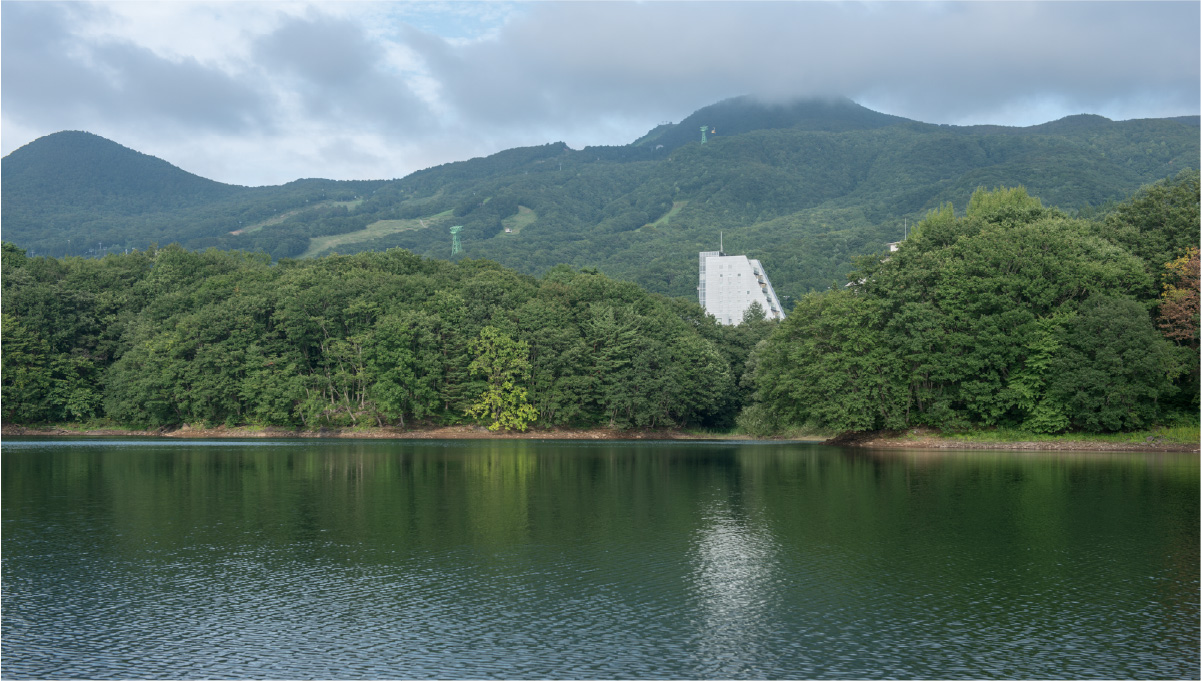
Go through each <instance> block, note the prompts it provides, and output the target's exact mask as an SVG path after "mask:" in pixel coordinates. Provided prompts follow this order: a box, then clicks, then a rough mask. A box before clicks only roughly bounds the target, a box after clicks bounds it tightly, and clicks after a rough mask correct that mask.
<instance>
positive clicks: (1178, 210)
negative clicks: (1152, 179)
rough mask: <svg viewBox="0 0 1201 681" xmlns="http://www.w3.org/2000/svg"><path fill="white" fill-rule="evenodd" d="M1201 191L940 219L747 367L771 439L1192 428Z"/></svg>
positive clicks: (756, 420)
mask: <svg viewBox="0 0 1201 681" xmlns="http://www.w3.org/2000/svg"><path fill="white" fill-rule="evenodd" d="M1198 198H1199V194H1198V175H1197V173H1196V172H1195V171H1188V172H1182V173H1181V174H1179V175H1178V176H1177V177H1176V178H1174V179H1173V180H1171V181H1165V182H1161V183H1158V184H1156V185H1153V186H1151V187H1148V188H1146V189H1144V190H1143V191H1142V192H1140V193H1139V194H1138V195H1137V196H1135V197H1134V198H1132V199H1131V200H1130V201H1127V202H1125V203H1123V204H1121V205H1119V206H1117V207H1116V209H1115V210H1113V211H1112V212H1111V213H1109V214H1108V215H1107V216H1106V217H1105V218H1104V219H1101V220H1096V221H1090V220H1082V219H1075V218H1072V217H1071V216H1069V215H1067V214H1065V213H1064V212H1062V211H1060V210H1057V209H1054V208H1046V207H1044V206H1043V205H1042V202H1041V201H1039V200H1038V199H1037V198H1033V197H1031V196H1029V195H1028V194H1027V193H1026V191H1025V190H1024V189H1020V188H1019V189H1010V190H999V191H995V192H986V191H983V190H979V191H977V192H976V193H975V194H974V195H973V196H972V198H971V201H970V202H969V203H968V205H967V210H966V212H964V213H963V214H962V215H957V214H956V213H955V210H954V208H953V206H952V205H950V204H947V205H945V206H942V207H940V208H939V209H937V210H935V211H932V212H931V213H930V214H929V215H928V216H927V217H926V219H925V220H923V221H922V222H921V223H920V224H919V225H918V226H917V227H916V228H915V229H914V231H913V232H912V234H911V236H910V238H909V239H908V240H907V241H905V242H904V243H903V244H901V246H900V247H899V249H898V250H897V251H896V252H894V253H890V254H889V255H888V256H887V257H884V258H865V259H863V260H861V261H860V263H859V266H858V269H857V271H856V272H854V273H852V274H851V282H850V283H849V284H848V285H847V286H845V287H841V288H839V289H838V290H830V291H825V292H820V293H813V294H810V295H808V296H805V297H804V298H802V299H801V300H800V301H799V302H798V303H797V305H796V307H795V308H794V309H793V311H792V313H791V315H790V316H789V317H788V318H787V319H786V320H784V321H783V322H782V323H781V324H780V327H779V328H778V329H777V330H776V331H775V332H774V333H773V334H772V335H771V336H770V337H769V338H768V340H766V341H765V342H764V343H763V344H762V345H760V346H759V347H758V348H757V349H756V350H755V352H754V353H753V354H752V356H751V359H750V368H749V370H748V372H747V375H746V377H745V380H746V381H747V382H748V383H749V384H750V385H751V386H752V387H753V388H754V389H755V391H756V392H755V395H754V399H753V401H752V404H751V405H750V406H749V407H748V408H747V409H746V410H745V411H744V412H743V413H742V415H741V417H740V423H741V425H742V426H743V427H744V428H746V429H747V430H749V431H751V432H754V433H760V434H766V433H771V432H777V431H779V430H782V429H787V428H789V427H795V426H798V425H803V426H806V427H808V428H815V429H827V430H835V431H869V430H876V429H894V430H896V429H902V428H910V427H913V426H932V427H937V428H940V429H944V430H956V429H964V428H970V427H989V426H1011V427H1018V428H1022V429H1025V430H1029V431H1034V432H1044V433H1058V432H1063V431H1067V430H1073V431H1093V432H1097V431H1121V430H1133V429H1139V428H1143V427H1146V426H1148V425H1151V424H1158V423H1164V422H1167V421H1171V420H1172V419H1186V420H1189V421H1192V422H1195V420H1196V418H1197V413H1198V391H1199V385H1198V365H1199V361H1201V356H1199V355H1198V332H1197V329H1198V303H1197V301H1198V296H1197V288H1198V256H1197V253H1198V249H1197V246H1198V225H1199V224H1201V219H1199V217H1198Z"/></svg>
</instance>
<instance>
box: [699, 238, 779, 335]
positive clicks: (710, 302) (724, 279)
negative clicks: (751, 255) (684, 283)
mask: <svg viewBox="0 0 1201 681" xmlns="http://www.w3.org/2000/svg"><path fill="white" fill-rule="evenodd" d="M696 290H697V293H698V294H699V296H700V299H701V307H703V308H705V312H708V313H709V314H711V315H713V316H714V317H716V318H717V323H718V324H741V323H742V315H743V313H744V312H746V311H747V310H748V309H750V307H751V304H752V303H759V305H760V306H761V307H762V308H763V312H764V313H766V314H767V318H768V319H784V308H783V307H781V306H780V299H779V298H777V297H776V292H775V289H773V288H772V287H771V280H769V279H768V278H767V270H765V269H763V265H762V264H760V263H759V261H758V260H750V259H748V258H747V257H746V256H745V255H726V254H725V253H723V252H722V251H701V280H700V286H698V287H697V289H696Z"/></svg>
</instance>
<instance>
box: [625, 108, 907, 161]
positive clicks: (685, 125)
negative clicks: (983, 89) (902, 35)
mask: <svg viewBox="0 0 1201 681" xmlns="http://www.w3.org/2000/svg"><path fill="white" fill-rule="evenodd" d="M905 122H908V119H905V118H901V117H900V116H891V115H889V114H883V113H879V112H877V111H872V110H871V109H868V108H867V107H864V106H860V105H859V104H856V103H855V102H853V101H851V100H850V99H847V98H846V97H827V98H801V99H791V100H785V101H780V102H771V101H767V100H763V99H759V98H757V97H753V96H750V95H742V96H740V97H731V98H730V99H725V100H722V101H720V102H718V103H716V104H711V105H709V106H706V107H703V108H700V109H697V110H696V111H695V112H694V113H692V114H691V115H689V116H688V117H687V118H685V119H684V120H682V121H680V122H679V123H677V124H675V125H660V126H658V127H656V128H655V129H654V130H652V131H650V132H649V133H647V134H646V135H644V136H643V137H641V138H639V139H638V140H637V141H636V142H635V143H634V144H636V145H640V146H642V145H647V144H655V145H659V144H662V145H663V146H665V147H667V148H668V149H675V148H676V147H680V146H683V145H684V144H687V143H689V142H693V141H697V140H699V139H700V126H702V125H704V126H706V127H707V128H708V129H709V130H710V131H715V132H711V133H710V134H715V135H724V136H729V135H738V134H742V133H745V132H751V131H754V130H770V129H791V130H820V131H831V132H840V131H844V130H868V129H872V128H883V127H886V126H889V125H895V124H897V123H905Z"/></svg>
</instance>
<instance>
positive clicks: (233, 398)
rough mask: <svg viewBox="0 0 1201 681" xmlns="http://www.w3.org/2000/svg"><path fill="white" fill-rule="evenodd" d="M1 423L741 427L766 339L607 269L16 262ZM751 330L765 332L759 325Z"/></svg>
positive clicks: (118, 258)
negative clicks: (749, 368) (748, 384)
mask: <svg viewBox="0 0 1201 681" xmlns="http://www.w3.org/2000/svg"><path fill="white" fill-rule="evenodd" d="M2 282H3V295H4V311H3V332H2V333H3V355H2V362H3V369H2V375H3V418H4V421H5V423H37V422H47V421H50V422H64V421H88V420H90V419H95V418H103V419H106V420H109V421H112V422H116V423H120V424H126V425H136V426H140V427H164V426H174V425H179V424H184V423H187V424H193V423H195V424H201V423H203V424H210V425H216V424H230V425H242V424H251V425H274V426H289V427H304V428H310V429H316V428H323V427H348V426H355V425H361V424H366V425H371V426H376V425H378V426H384V425H389V426H410V425H413V424H415V423H422V424H456V423H474V422H479V423H481V424H484V425H487V426H489V427H491V428H493V429H497V428H502V427H503V428H508V429H513V430H525V429H526V428H527V427H528V425H529V424H531V423H535V424H537V425H538V426H542V427H545V426H559V425H570V426H579V427H589V426H615V427H620V428H626V427H664V426H673V425H684V424H708V425H711V426H714V427H730V426H732V425H733V419H734V418H735V416H736V415H737V413H738V411H739V410H740V408H741V403H742V400H743V399H744V398H745V391H740V390H739V388H738V381H739V379H740V377H741V371H740V369H741V367H743V366H744V365H745V363H746V358H747V356H748V355H749V353H750V351H751V349H752V348H753V347H754V346H755V344H756V343H758V341H760V340H761V339H762V338H764V337H765V336H766V334H767V333H768V331H769V330H770V326H771V324H770V323H769V322H766V321H764V320H763V316H762V314H761V313H760V314H759V315H758V317H757V318H751V319H748V323H746V324H742V325H740V326H727V327H722V326H719V325H717V323H716V322H715V321H714V320H713V319H712V318H711V317H707V316H706V315H704V314H703V312H702V310H701V308H700V307H699V305H697V304H696V303H695V302H690V301H684V300H673V299H668V298H665V297H663V296H660V295H655V294H648V293H647V292H645V291H644V290H642V289H641V288H639V287H638V286H636V285H634V284H631V283H628V282H619V281H615V280H612V279H610V278H608V277H605V276H604V275H601V274H599V273H598V272H596V271H595V270H582V271H576V270H573V269H571V268H569V267H565V266H564V267H557V268H554V269H552V270H551V271H550V272H548V273H547V274H546V275H545V276H543V277H542V278H540V279H535V278H533V277H530V276H528V275H524V274H520V273H517V272H514V271H513V270H510V269H506V268H503V267H501V266H499V265H497V264H495V263H492V262H488V261H483V260H464V261H462V262H459V263H449V262H445V261H439V260H432V259H428V258H424V257H420V256H417V255H414V254H412V253H409V252H407V251H404V250H401V249H390V250H388V251H386V252H382V253H359V254H355V255H350V256H327V257H322V258H317V259H311V260H303V261H297V260H286V259H285V260H282V261H280V262H278V263H274V264H273V263H272V262H271V261H270V258H268V257H267V256H265V255H262V254H248V253H242V252H236V251H221V250H217V249H209V250H206V251H203V252H195V251H190V250H187V249H184V248H181V247H179V246H174V245H173V246H168V247H166V248H162V249H148V250H145V251H136V252H133V253H129V254H121V255H116V254H113V255H108V256H105V257H103V258H99V259H95V258H80V257H70V258H62V259H56V258H47V257H36V258H30V257H27V255H26V254H25V253H24V252H23V251H22V250H21V249H18V248H16V247H14V246H12V245H10V244H4V247H3V280H2ZM751 317H754V315H753V314H752V315H751Z"/></svg>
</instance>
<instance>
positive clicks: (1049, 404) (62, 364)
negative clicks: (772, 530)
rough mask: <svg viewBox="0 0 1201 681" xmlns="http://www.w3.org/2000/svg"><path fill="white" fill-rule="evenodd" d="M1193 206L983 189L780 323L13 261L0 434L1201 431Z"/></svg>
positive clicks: (551, 300) (165, 255)
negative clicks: (60, 428)
mask: <svg viewBox="0 0 1201 681" xmlns="http://www.w3.org/2000/svg"><path fill="white" fill-rule="evenodd" d="M1198 205H1199V182H1198V174H1197V172H1196V171H1191V170H1190V171H1184V172H1181V173H1179V174H1178V175H1177V176H1176V177H1174V178H1172V179H1170V180H1165V181H1162V182H1159V183H1156V184H1154V185H1151V186H1148V187H1145V188H1144V189H1143V190H1142V191H1140V192H1139V193H1138V194H1136V195H1135V196H1133V197H1132V198H1131V199H1129V200H1127V201H1126V202H1123V203H1121V204H1118V205H1116V206H1114V207H1113V209H1112V210H1110V211H1108V212H1107V213H1106V214H1105V215H1104V216H1103V217H1100V218H1098V219H1092V220H1090V219H1084V218H1080V217H1073V216H1070V215H1068V214H1067V213H1065V212H1063V211H1061V210H1059V209H1056V208H1048V207H1044V206H1043V204H1042V202H1041V201H1040V200H1039V199H1038V198H1035V197H1032V196H1030V195H1029V194H1028V193H1027V192H1026V190H1025V189H1024V188H1013V189H997V190H993V191H986V190H984V189H980V190H977V191H976V192H975V193H974V194H973V195H972V197H971V200H970V201H969V203H968V204H967V207H966V210H965V211H964V212H963V213H962V214H959V213H957V212H956V210H955V208H954V207H953V206H952V205H950V204H944V205H943V206H941V207H939V208H938V209H935V210H933V211H931V212H930V213H929V214H928V215H927V217H926V218H925V219H924V220H922V221H921V222H920V223H919V224H918V225H916V226H915V227H914V228H913V230H912V232H911V233H910V235H909V238H908V239H907V240H906V241H905V242H903V243H902V244H901V245H900V247H899V249H898V250H897V251H895V252H892V253H883V252H881V253H877V254H875V255H872V256H868V257H864V258H861V259H860V260H859V261H858V262H857V263H856V269H855V270H854V271H853V272H852V273H851V274H850V276H849V281H848V283H847V284H846V285H845V286H838V287H834V288H830V289H828V290H825V291H820V292H814V293H811V294H809V295H806V296H804V297H802V298H801V299H800V300H799V301H797V303H796V305H795V307H794V309H793V310H792V312H791V313H790V315H789V316H788V318H787V319H786V320H784V321H783V322H782V323H776V322H770V321H766V320H765V319H764V318H763V315H762V311H761V310H757V309H752V310H751V311H750V312H748V314H747V317H746V319H744V322H743V323H742V324H740V325H737V326H720V325H718V324H717V323H716V321H715V320H714V319H713V318H712V317H709V316H707V315H705V314H704V312H703V310H702V309H701V308H700V307H699V306H698V305H697V303H696V302H694V301H693V300H691V299H685V298H669V297H666V296H663V295H661V294H657V293H649V292H647V291H646V290H645V289H643V288H641V287H640V286H638V285H636V284H634V283H631V282H623V281H618V280H615V279H612V278H610V277H607V276H605V275H604V274H601V273H600V272H599V271H598V270H596V269H595V268H588V267H585V268H582V269H575V268H572V267H570V266H567V265H559V266H555V267H552V268H550V269H549V270H548V271H547V272H546V273H545V274H543V275H542V276H541V277H534V276H531V275H528V274H524V273H520V272H517V271H515V270H512V269H509V268H506V267H504V266H501V265H499V264H497V263H494V262H491V261H487V260H481V259H464V260H461V261H458V262H448V261H444V260H436V259H431V258H427V257H423V256H420V255H417V254H414V253H411V252H409V251H406V250H404V249H396V248H394V249H389V250H387V251H383V252H363V253H357V254H352V255H330V256H323V257H318V258H312V259H303V260H296V259H288V258H284V259H281V260H278V261H274V262H273V261H272V259H271V258H270V257H269V256H268V255H266V254H263V253H246V252H240V251H225V250H218V249H208V250H205V251H193V250H189V249H185V248H182V247H180V246H178V245H171V246H168V247H165V248H148V249H145V250H135V251H133V252H131V253H127V254H109V255H106V256H104V257H102V258H82V257H66V258H52V257H44V256H43V257H30V256H29V255H28V254H27V253H26V251H25V250H23V249H21V248H18V247H16V246H14V245H12V244H9V243H5V244H4V245H3V272H2V274H3V278H2V280H0V286H2V293H3V300H4V307H3V329H2V336H3V354H2V355H0V361H2V363H3V366H2V383H3V386H2V387H3V396H2V397H3V399H2V402H3V419H4V422H5V423H20V424H34V423H44V422H88V421H92V420H94V419H104V420H107V421H109V422H113V423H119V424H123V425H130V426H143V427H170V426H176V425H180V424H209V425H214V424H229V425H274V426H286V427H300V428H309V429H316V428H323V427H346V426H356V425H364V424H365V425H375V426H399V427H411V426H414V425H427V424H429V425H432V424H457V423H479V424H481V425H486V426H488V427H490V428H493V429H499V428H506V429H511V430H524V429H526V428H529V427H552V426H571V427H596V426H605V427H618V428H637V427H673V426H676V427H692V426H700V427H708V428H719V429H730V428H733V427H735V426H737V427H739V428H741V429H742V430H743V431H744V432H747V433H750V434H754V435H770V434H773V433H779V432H784V431H788V430H789V429H793V428H798V427H801V428H809V429H813V430H823V431H840V432H841V431H865V430H876V429H900V428H907V427H911V426H916V425H924V426H931V427H936V428H940V429H944V430H956V429H965V428H973V427H990V426H995V425H1015V426H1019V427H1022V428H1026V429H1029V430H1033V431H1036V432H1047V433H1055V432H1064V431H1121V430H1129V429H1135V428H1141V427H1144V426H1147V425H1149V424H1156V423H1164V422H1168V421H1172V420H1179V419H1192V420H1195V419H1196V414H1197V410H1198V360H1199V356H1198V332H1197V328H1198V327H1197V324H1198V318H1197V305H1198V302H1197V301H1198V293H1197V286H1198V269H1197V268H1198V256H1197V226H1198V224H1199V217H1198Z"/></svg>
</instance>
